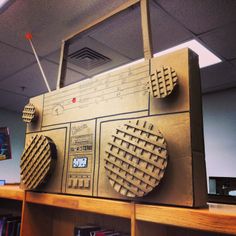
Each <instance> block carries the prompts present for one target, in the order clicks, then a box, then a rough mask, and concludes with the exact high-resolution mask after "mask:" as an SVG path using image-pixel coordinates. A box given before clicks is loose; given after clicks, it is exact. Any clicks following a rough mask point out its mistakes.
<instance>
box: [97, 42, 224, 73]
mask: <svg viewBox="0 0 236 236" xmlns="http://www.w3.org/2000/svg"><path fill="white" fill-rule="evenodd" d="M182 48H190V49H192V50H193V51H194V52H195V53H197V54H198V56H199V67H200V68H204V67H207V66H211V65H214V64H217V63H219V62H221V61H222V60H221V59H220V58H219V57H217V56H216V55H215V54H214V53H212V52H211V51H210V50H208V49H207V48H206V47H204V46H203V45H202V44H200V43H199V42H198V41H197V40H195V39H193V40H190V41H188V42H185V43H182V44H179V45H177V46H174V47H171V48H168V49H166V50H164V51H161V52H158V53H155V54H154V55H153V56H154V57H159V56H162V55H165V54H167V53H170V52H174V51H177V50H179V49H182ZM142 61H144V58H142V59H139V60H137V61H133V62H130V63H128V64H125V65H122V66H119V67H116V68H114V69H111V70H108V71H105V72H103V73H101V74H98V75H96V76H101V75H103V74H107V73H110V72H112V71H116V70H119V69H122V68H125V67H127V66H131V65H134V64H137V63H140V62H142Z"/></svg>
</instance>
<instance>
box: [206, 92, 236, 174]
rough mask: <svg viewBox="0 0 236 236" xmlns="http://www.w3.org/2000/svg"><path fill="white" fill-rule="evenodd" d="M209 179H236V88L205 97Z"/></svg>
mask: <svg viewBox="0 0 236 236" xmlns="http://www.w3.org/2000/svg"><path fill="white" fill-rule="evenodd" d="M203 121H204V136H205V151H206V164H207V175H208V176H226V177H236V88H234V89H230V90H225V91H221V92H216V93H211V94H206V95H203Z"/></svg>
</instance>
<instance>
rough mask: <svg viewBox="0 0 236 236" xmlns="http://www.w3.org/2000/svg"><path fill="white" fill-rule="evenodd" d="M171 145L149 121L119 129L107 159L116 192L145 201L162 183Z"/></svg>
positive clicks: (107, 153)
mask: <svg viewBox="0 0 236 236" xmlns="http://www.w3.org/2000/svg"><path fill="white" fill-rule="evenodd" d="M166 166H167V144H166V142H165V139H164V138H163V136H162V134H161V133H160V131H159V130H158V129H157V128H155V127H154V126H153V125H152V124H150V123H148V122H146V121H140V120H136V121H128V122H126V123H124V125H123V126H120V127H118V128H117V129H116V132H115V133H114V134H113V135H112V138H111V141H110V142H109V143H108V148H107V150H106V155H105V169H106V174H107V177H108V178H109V181H110V183H111V185H112V186H113V188H114V189H115V190H116V191H117V192H119V193H120V194H122V195H124V196H127V197H142V196H144V195H146V194H148V193H149V192H150V191H152V190H153V189H154V188H155V187H156V186H157V185H158V184H159V182H160V180H161V179H162V177H163V175H164V172H165V169H166Z"/></svg>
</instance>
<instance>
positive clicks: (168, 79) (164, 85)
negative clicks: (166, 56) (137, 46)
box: [148, 66, 178, 98]
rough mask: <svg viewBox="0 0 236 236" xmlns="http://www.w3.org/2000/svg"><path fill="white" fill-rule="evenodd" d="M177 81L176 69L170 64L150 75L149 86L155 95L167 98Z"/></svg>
mask: <svg viewBox="0 0 236 236" xmlns="http://www.w3.org/2000/svg"><path fill="white" fill-rule="evenodd" d="M177 82H178V78H177V75H176V72H175V70H174V69H172V68H171V67H169V66H162V67H160V68H158V69H157V70H156V73H154V74H152V75H151V76H150V81H149V86H148V87H149V91H150V92H151V94H152V96H153V97H156V98H165V97H167V96H168V95H170V94H171V93H172V91H173V90H174V88H175V86H176V85H177Z"/></svg>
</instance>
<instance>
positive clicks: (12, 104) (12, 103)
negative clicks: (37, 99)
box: [0, 89, 28, 112]
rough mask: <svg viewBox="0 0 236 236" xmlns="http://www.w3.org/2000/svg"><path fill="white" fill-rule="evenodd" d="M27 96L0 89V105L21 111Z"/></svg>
mask: <svg viewBox="0 0 236 236" xmlns="http://www.w3.org/2000/svg"><path fill="white" fill-rule="evenodd" d="M27 102H28V98H27V97H25V96H22V95H19V94H15V93H11V92H7V91H5V90H2V89H0V107H1V108H4V109H7V110H11V111H18V112H20V111H22V109H23V107H24V106H25V104H26V103H27Z"/></svg>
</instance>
